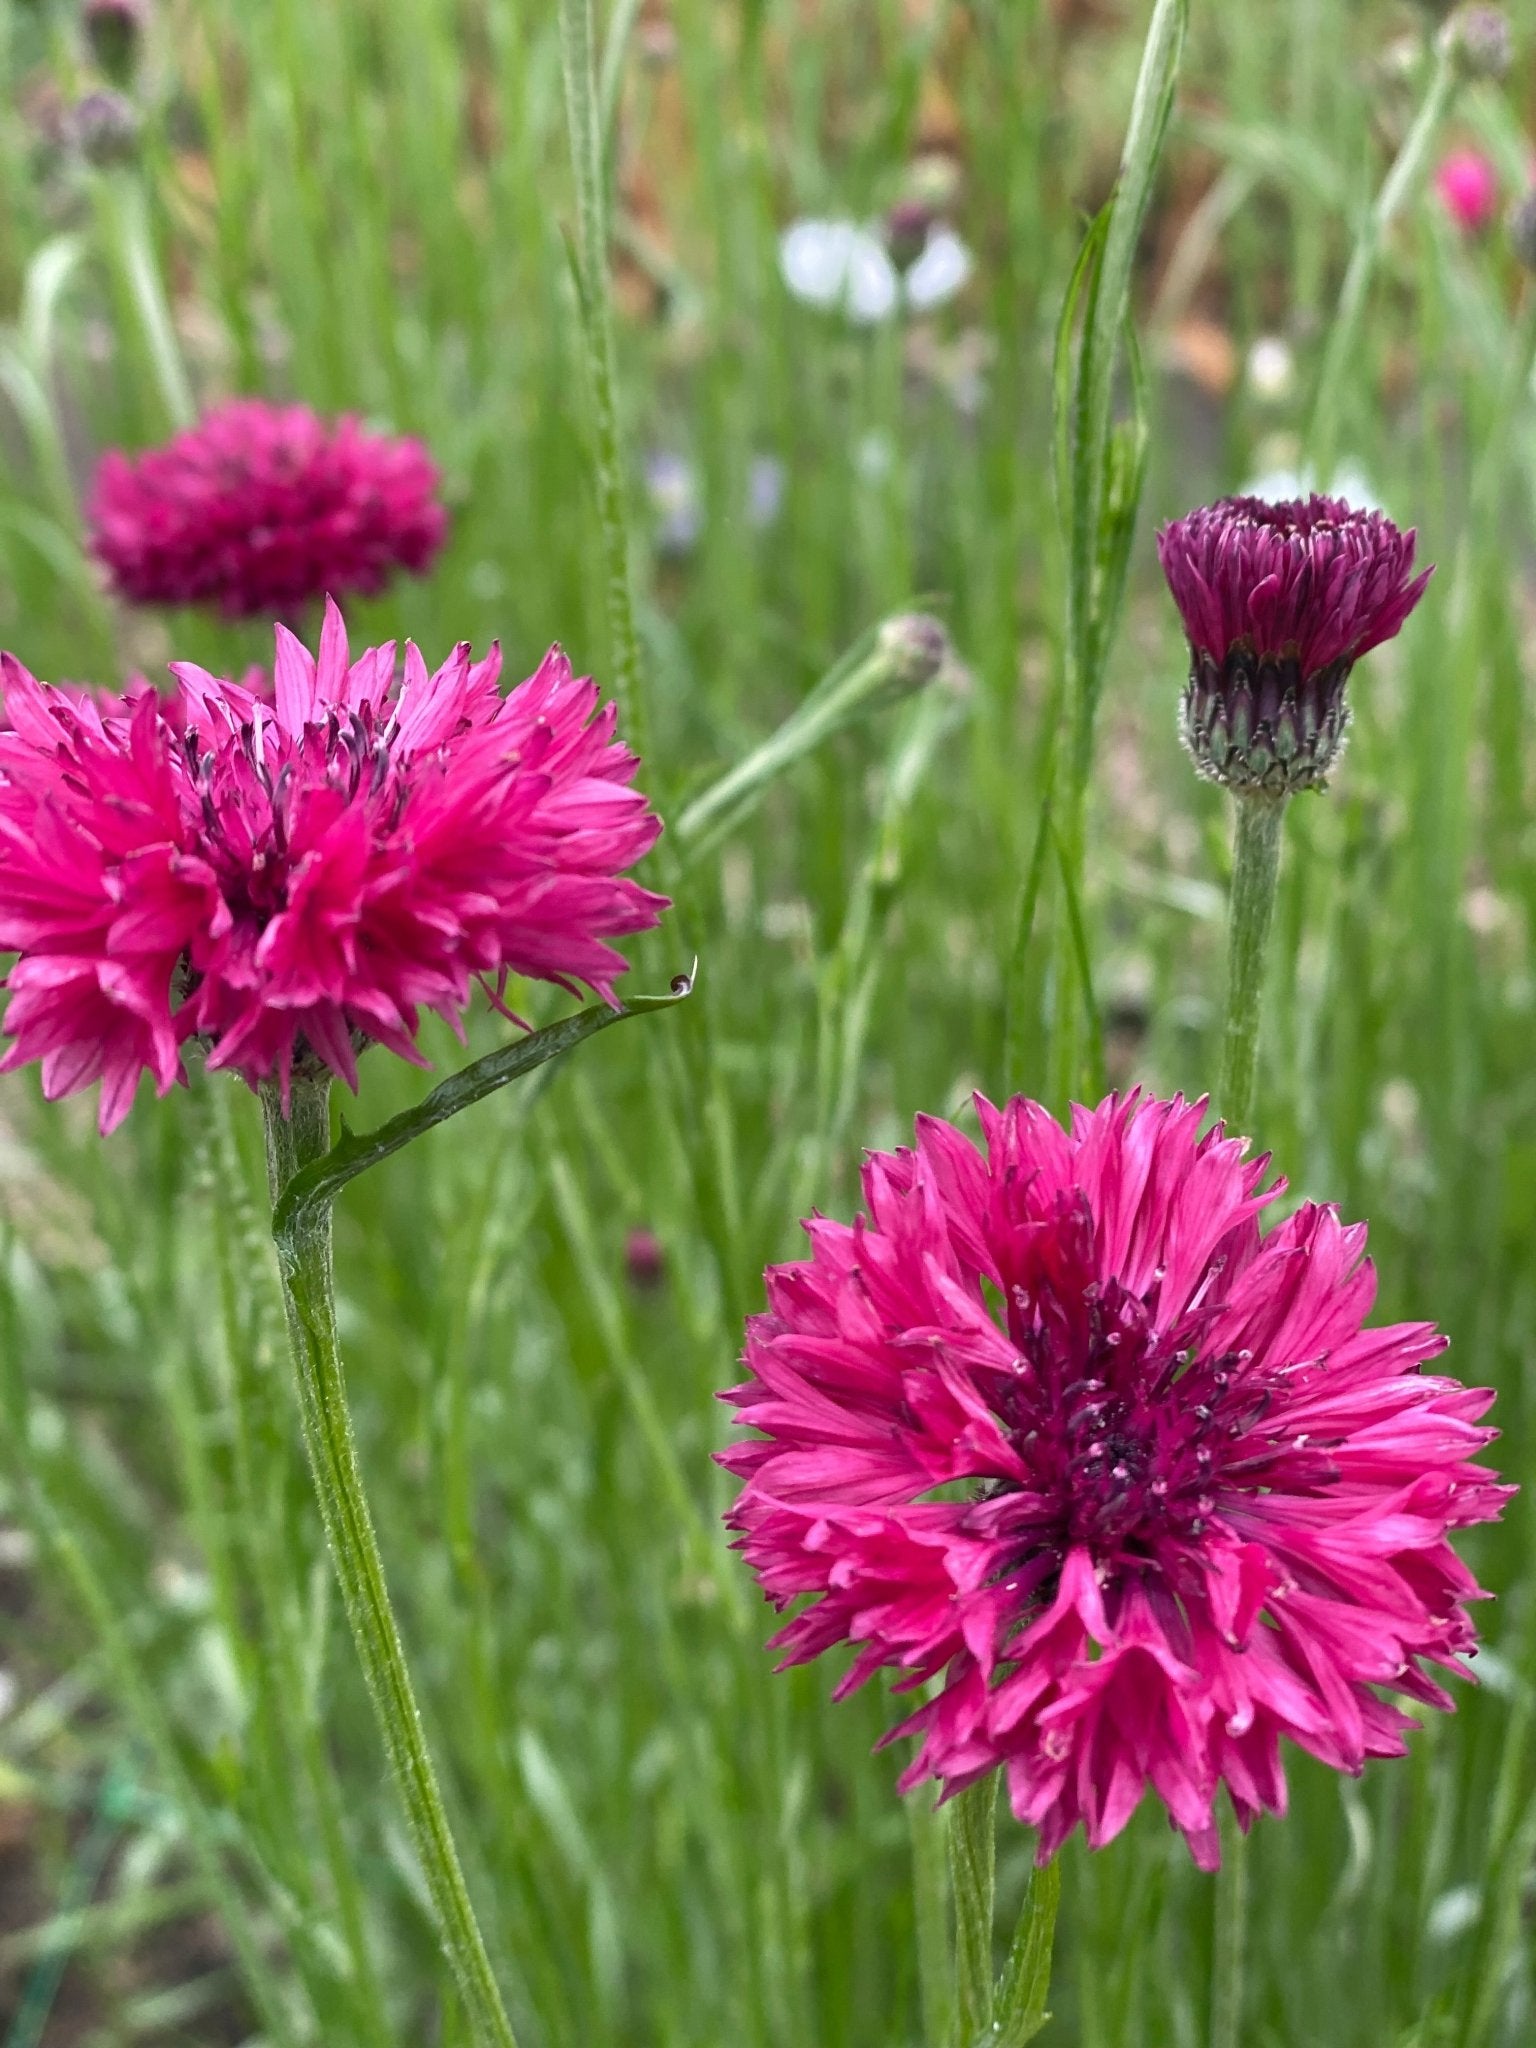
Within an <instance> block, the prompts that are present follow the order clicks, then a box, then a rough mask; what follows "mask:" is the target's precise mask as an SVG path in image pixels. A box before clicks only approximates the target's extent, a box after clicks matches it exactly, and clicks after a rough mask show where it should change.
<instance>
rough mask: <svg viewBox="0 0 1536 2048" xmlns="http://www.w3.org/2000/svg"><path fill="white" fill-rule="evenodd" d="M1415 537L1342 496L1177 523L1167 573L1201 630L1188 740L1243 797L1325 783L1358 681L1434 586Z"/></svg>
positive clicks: (1167, 551)
mask: <svg viewBox="0 0 1536 2048" xmlns="http://www.w3.org/2000/svg"><path fill="white" fill-rule="evenodd" d="M1414 540H1415V536H1414V535H1413V534H1412V533H1411V532H1410V533H1399V532H1398V530H1397V528H1396V527H1395V526H1394V525H1393V524H1392V522H1391V520H1390V519H1388V518H1387V517H1386V516H1385V514H1383V513H1381V512H1358V511H1356V510H1354V509H1353V507H1351V506H1349V505H1347V504H1346V503H1345V502H1344V501H1343V499H1341V498H1322V497H1311V498H1296V499H1290V500H1287V501H1286V502H1284V503H1281V504H1272V503H1270V502H1269V501H1268V500H1267V499H1263V498H1224V499H1223V500H1222V501H1221V502H1220V503H1219V504H1216V505H1207V506H1205V507H1204V508H1203V509H1202V510H1201V511H1198V512H1191V513H1190V515H1189V517H1188V518H1187V519H1178V520H1175V521H1174V523H1173V524H1172V525H1171V526H1165V527H1164V528H1163V530H1162V532H1161V533H1160V534H1159V535H1158V537H1157V547H1158V554H1159V556H1160V557H1161V559H1162V564H1163V574H1164V575H1165V576H1166V577H1167V579H1168V587H1169V589H1170V590H1171V591H1172V593H1173V599H1174V602H1175V604H1177V606H1178V608H1179V611H1180V614H1181V615H1182V617H1183V620H1184V630H1185V633H1186V634H1187V636H1188V639H1189V682H1188V684H1187V686H1186V688H1185V691H1184V697H1183V705H1182V727H1183V737H1184V744H1185V746H1186V747H1187V748H1188V749H1189V753H1190V757H1191V759H1192V760H1193V761H1194V764H1195V767H1196V769H1197V770H1198V772H1199V773H1200V774H1201V775H1203V776H1204V777H1205V778H1206V780H1207V781H1209V782H1219V783H1221V784H1222V785H1223V786H1224V787H1226V788H1228V789H1230V790H1233V791H1234V792H1235V793H1237V794H1238V795H1249V796H1266V797H1276V798H1279V797H1287V796H1290V795H1292V794H1294V792H1295V791H1297V790H1299V789H1321V788H1323V787H1324V785H1325V782H1326V779H1327V775H1328V770H1329V769H1330V768H1331V767H1332V765H1333V763H1334V761H1335V760H1336V759H1337V758H1338V754H1339V749H1340V748H1341V747H1342V746H1343V744H1344V731H1345V727H1346V726H1347V725H1348V723H1349V706H1348V704H1347V702H1346V701H1345V696H1344V686H1345V684H1346V683H1347V682H1348V680H1349V673H1350V670H1351V669H1352V668H1353V666H1354V664H1355V663H1356V662H1357V661H1358V660H1359V658H1360V656H1361V655H1362V654H1367V653H1369V652H1370V650H1371V649H1372V648H1373V647H1379V646H1380V645H1381V644H1382V642H1383V641H1384V640H1390V639H1392V638H1393V636H1394V635H1395V634H1396V633H1398V632H1399V631H1400V630H1401V628H1402V625H1403V622H1404V620H1405V619H1406V618H1407V617H1408V615H1409V613H1410V612H1411V611H1412V610H1413V608H1414V606H1415V605H1416V604H1417V603H1418V601H1419V599H1420V598H1421V597H1422V596H1423V595H1424V586H1425V585H1426V584H1427V583H1428V581H1429V573H1430V572H1429V571H1428V570H1426V571H1425V572H1424V573H1423V574H1422V575H1421V576H1418V577H1415V576H1414V574H1413V555H1414Z"/></svg>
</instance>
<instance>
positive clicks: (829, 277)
mask: <svg viewBox="0 0 1536 2048" xmlns="http://www.w3.org/2000/svg"><path fill="white" fill-rule="evenodd" d="M779 268H780V270H781V271H782V272H783V276H784V282H785V284H786V285H788V287H789V289H790V291H791V292H792V293H793V294H794V296H795V297H796V298H797V299H800V300H802V301H803V302H804V303H805V304H806V305H808V306H821V307H825V308H827V309H828V310H832V309H834V308H841V309H842V310H843V311H844V312H846V313H847V315H848V317H849V318H850V319H851V320H856V321H858V322H859V323H860V325H861V326H872V325H874V324H876V323H877V322H879V321H881V320H888V319H889V318H890V316H891V314H892V313H893V312H894V311H895V310H896V302H897V297H898V294H899V289H900V287H899V283H898V280H897V276H896V266H895V264H894V263H892V261H891V259H890V257H889V256H888V255H887V254H886V252H885V246H884V244H883V243H882V242H881V241H880V240H879V239H878V237H877V236H876V235H874V234H872V233H871V232H870V230H869V229H868V228H861V227H858V226H856V225H855V224H854V222H852V221H851V220H797V221H796V222H795V224H794V226H793V227H791V228H787V229H786V230H785V232H784V234H783V236H782V238H781V239H780V242H779Z"/></svg>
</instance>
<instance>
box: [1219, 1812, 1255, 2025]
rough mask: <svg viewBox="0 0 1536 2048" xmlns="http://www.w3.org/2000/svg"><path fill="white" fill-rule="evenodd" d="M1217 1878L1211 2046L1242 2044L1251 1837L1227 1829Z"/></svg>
mask: <svg viewBox="0 0 1536 2048" xmlns="http://www.w3.org/2000/svg"><path fill="white" fill-rule="evenodd" d="M1223 1832H1224V1833H1226V1835H1227V1840H1226V1842H1225V1843H1224V1845H1223V1855H1222V1864H1221V1870H1220V1872H1219V1873H1218V1875H1217V1878H1216V1931H1215V1940H1214V1943H1213V1948H1212V1956H1211V2048H1241V2044H1242V2040H1243V2034H1242V2023H1243V1964H1244V1961H1245V1959H1246V1955H1247V1949H1248V1841H1247V1837H1246V1836H1244V1835H1240V1834H1239V1833H1238V1832H1237V1830H1236V1829H1235V1828H1233V1829H1229V1830H1224V1831H1223Z"/></svg>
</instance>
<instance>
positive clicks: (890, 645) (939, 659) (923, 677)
mask: <svg viewBox="0 0 1536 2048" xmlns="http://www.w3.org/2000/svg"><path fill="white" fill-rule="evenodd" d="M877 644H878V646H879V648H880V651H881V653H882V654H884V655H885V656H886V657H887V659H888V661H889V663H890V666H891V668H892V670H893V672H894V673H893V676H892V682H893V685H894V687H895V689H896V690H897V691H899V692H901V693H905V692H906V691H908V690H920V689H922V688H923V686H924V684H925V683H931V682H932V681H933V679H934V677H935V676H936V675H938V674H939V673H940V672H941V671H942V670H944V669H946V668H950V667H954V666H957V657H956V654H955V648H954V642H953V641H952V640H951V639H950V637H949V634H948V632H947V630H946V629H945V627H944V625H943V624H942V622H941V621H940V620H938V619H936V618H934V616H933V615H932V613H931V612H901V613H898V615H897V616H896V617H895V618H893V619H887V620H886V622H885V624H884V625H883V626H882V627H881V628H880V637H879V640H878V643H877Z"/></svg>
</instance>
